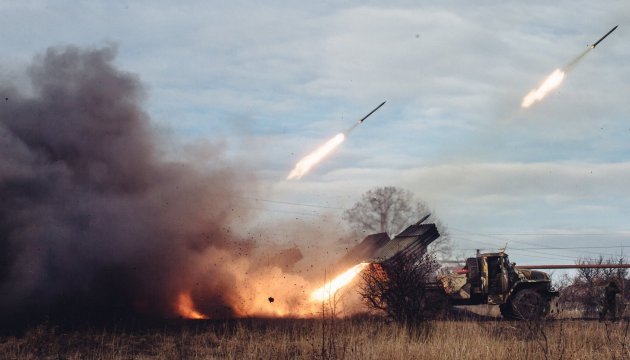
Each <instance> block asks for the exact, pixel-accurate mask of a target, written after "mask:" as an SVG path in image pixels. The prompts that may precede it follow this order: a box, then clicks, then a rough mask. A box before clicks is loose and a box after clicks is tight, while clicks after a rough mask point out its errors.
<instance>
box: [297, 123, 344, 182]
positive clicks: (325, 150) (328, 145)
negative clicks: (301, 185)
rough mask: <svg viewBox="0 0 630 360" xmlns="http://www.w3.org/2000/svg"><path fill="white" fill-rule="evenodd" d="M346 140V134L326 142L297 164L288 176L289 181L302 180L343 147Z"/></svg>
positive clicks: (340, 134) (338, 135)
mask: <svg viewBox="0 0 630 360" xmlns="http://www.w3.org/2000/svg"><path fill="white" fill-rule="evenodd" d="M345 139H346V135H345V134H344V133H339V134H337V135H335V136H334V137H333V138H332V139H330V140H328V141H326V142H325V143H324V144H323V145H322V146H320V147H318V148H317V149H315V151H313V152H312V153H310V154H308V155H306V156H305V157H303V158H302V159H301V160H300V161H298V163H297V164H295V168H293V170H291V172H290V173H289V176H287V180H293V179H301V178H302V176H304V175H306V174H307V173H308V172H309V171H310V170H311V168H312V167H313V166H315V165H317V164H318V163H319V162H320V161H322V159H323V158H325V157H326V156H327V155H328V154H330V153H331V152H332V151H333V150H335V149H336V148H337V147H338V146H339V145H341V143H342V142H343V141H344V140H345Z"/></svg>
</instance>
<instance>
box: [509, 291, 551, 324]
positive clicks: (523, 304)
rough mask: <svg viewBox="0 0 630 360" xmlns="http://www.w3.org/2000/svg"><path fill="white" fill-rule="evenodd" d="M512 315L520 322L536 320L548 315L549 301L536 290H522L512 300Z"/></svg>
mask: <svg viewBox="0 0 630 360" xmlns="http://www.w3.org/2000/svg"><path fill="white" fill-rule="evenodd" d="M509 304H510V307H509V308H510V309H509V310H510V313H511V314H510V315H511V316H512V317H513V318H515V319H520V320H535V319H540V318H542V317H544V316H545V315H547V312H548V311H549V301H547V300H546V299H545V298H544V297H543V296H542V295H541V294H540V293H539V292H538V291H536V290H534V289H522V290H520V291H519V292H517V293H516V294H514V295H513V296H512V299H510V302H509Z"/></svg>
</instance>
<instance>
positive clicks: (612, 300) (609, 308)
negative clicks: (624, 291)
mask: <svg viewBox="0 0 630 360" xmlns="http://www.w3.org/2000/svg"><path fill="white" fill-rule="evenodd" d="M620 293H621V290H620V289H619V285H617V282H616V281H615V280H611V281H610V282H609V283H608V285H606V288H604V304H603V305H604V307H603V308H602V312H601V313H600V314H599V319H600V320H604V319H605V318H606V314H608V312H610V315H611V317H612V319H613V320H617V294H620Z"/></svg>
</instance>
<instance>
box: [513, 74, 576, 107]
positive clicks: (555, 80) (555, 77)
mask: <svg viewBox="0 0 630 360" xmlns="http://www.w3.org/2000/svg"><path fill="white" fill-rule="evenodd" d="M564 76H565V72H564V71H562V70H560V69H556V70H554V71H553V72H552V73H551V74H550V75H549V76H547V78H546V79H545V80H544V81H543V82H542V84H540V86H538V87H537V88H536V89H534V90H532V91H530V92H529V93H528V94H527V95H525V97H524V98H523V101H522V102H521V107H524V108H528V107H530V106H532V104H534V103H535V102H538V101H540V100H542V99H543V98H544V97H545V96H547V94H548V93H549V92H551V91H552V90H553V89H555V88H557V87H558V86H560V84H562V81H563V80H564Z"/></svg>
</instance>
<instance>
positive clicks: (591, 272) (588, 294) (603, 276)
mask: <svg viewBox="0 0 630 360" xmlns="http://www.w3.org/2000/svg"><path fill="white" fill-rule="evenodd" d="M625 260H626V259H625V258H624V257H620V258H619V259H613V258H610V259H607V260H604V258H603V257H602V256H600V257H599V258H594V259H591V258H585V259H580V260H579V261H578V264H584V265H587V264H590V265H603V264H615V263H618V264H623V263H625ZM610 281H615V282H616V283H617V284H618V285H619V286H620V288H621V291H622V296H624V298H625V300H624V301H627V300H628V296H629V295H630V291H628V290H630V289H629V286H630V281H628V269H615V268H583V269H578V270H577V275H576V276H575V277H573V278H572V279H571V278H568V277H567V278H565V279H564V281H563V282H564V284H563V286H561V292H560V299H559V301H560V304H561V305H562V306H563V307H565V308H566V307H573V308H579V309H580V310H582V311H583V312H584V313H585V314H586V315H590V316H592V315H595V314H597V312H598V311H599V310H600V309H601V308H602V306H603V295H604V287H605V286H606V285H607V284H608V283H609V282H610Z"/></svg>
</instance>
